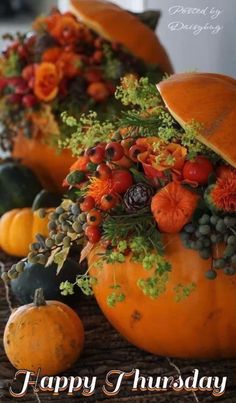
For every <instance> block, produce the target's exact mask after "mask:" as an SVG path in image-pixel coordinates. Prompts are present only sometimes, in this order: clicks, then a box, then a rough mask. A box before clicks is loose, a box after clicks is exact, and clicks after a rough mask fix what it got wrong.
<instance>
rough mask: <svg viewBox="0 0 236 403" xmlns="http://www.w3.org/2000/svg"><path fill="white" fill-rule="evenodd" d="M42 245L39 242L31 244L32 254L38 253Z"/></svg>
mask: <svg viewBox="0 0 236 403" xmlns="http://www.w3.org/2000/svg"><path fill="white" fill-rule="evenodd" d="M40 247H41V245H40V243H39V242H33V243H31V244H30V250H31V251H32V252H37V251H38V250H39V249H40Z"/></svg>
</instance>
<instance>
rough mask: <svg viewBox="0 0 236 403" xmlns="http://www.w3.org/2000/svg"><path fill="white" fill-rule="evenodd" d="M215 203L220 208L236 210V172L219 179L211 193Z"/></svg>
mask: <svg viewBox="0 0 236 403" xmlns="http://www.w3.org/2000/svg"><path fill="white" fill-rule="evenodd" d="M210 196H211V198H212V201H213V203H214V204H215V206H216V207H217V208H219V209H220V210H224V211H227V212H229V213H235V212H236V174H235V173H231V174H230V175H229V176H228V177H226V176H225V177H223V178H220V179H218V180H217V182H216V185H215V186H214V187H213V189H212V191H211V194H210Z"/></svg>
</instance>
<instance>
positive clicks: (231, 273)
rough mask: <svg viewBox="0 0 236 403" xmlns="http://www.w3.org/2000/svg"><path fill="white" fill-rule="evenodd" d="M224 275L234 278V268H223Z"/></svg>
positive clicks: (235, 270)
mask: <svg viewBox="0 0 236 403" xmlns="http://www.w3.org/2000/svg"><path fill="white" fill-rule="evenodd" d="M224 273H225V274H226V275H227V276H234V274H236V268H235V267H225V268H224Z"/></svg>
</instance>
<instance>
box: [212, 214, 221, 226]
mask: <svg viewBox="0 0 236 403" xmlns="http://www.w3.org/2000/svg"><path fill="white" fill-rule="evenodd" d="M218 220H219V217H218V216H216V215H212V216H211V217H210V223H211V224H212V225H214V226H216V224H217V222H218Z"/></svg>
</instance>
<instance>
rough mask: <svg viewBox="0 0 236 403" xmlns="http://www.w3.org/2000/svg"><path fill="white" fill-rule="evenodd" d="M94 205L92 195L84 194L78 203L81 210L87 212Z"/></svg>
mask: <svg viewBox="0 0 236 403" xmlns="http://www.w3.org/2000/svg"><path fill="white" fill-rule="evenodd" d="M94 206H95V200H94V198H93V197H92V196H86V197H85V198H84V200H83V201H82V203H80V209H81V211H84V212H88V211H90V210H92V208H94Z"/></svg>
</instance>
